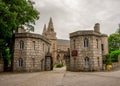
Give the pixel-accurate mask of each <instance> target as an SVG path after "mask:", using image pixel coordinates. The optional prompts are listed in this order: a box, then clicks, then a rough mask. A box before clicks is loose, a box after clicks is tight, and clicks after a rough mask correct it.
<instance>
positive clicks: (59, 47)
mask: <svg viewBox="0 0 120 86" xmlns="http://www.w3.org/2000/svg"><path fill="white" fill-rule="evenodd" d="M42 35H43V36H44V37H46V38H47V39H49V40H50V42H51V47H50V52H51V53H52V57H53V62H54V63H58V62H59V60H60V61H62V60H63V56H64V54H65V52H66V51H67V49H68V48H69V47H70V41H69V40H64V39H57V37H56V32H55V30H54V25H53V21H52V18H50V21H49V23H48V27H47V28H46V24H45V25H44V28H43V33H42ZM61 51H62V52H61Z"/></svg>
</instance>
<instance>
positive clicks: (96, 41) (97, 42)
mask: <svg viewBox="0 0 120 86" xmlns="http://www.w3.org/2000/svg"><path fill="white" fill-rule="evenodd" d="M96 44H97V48H98V39H96Z"/></svg>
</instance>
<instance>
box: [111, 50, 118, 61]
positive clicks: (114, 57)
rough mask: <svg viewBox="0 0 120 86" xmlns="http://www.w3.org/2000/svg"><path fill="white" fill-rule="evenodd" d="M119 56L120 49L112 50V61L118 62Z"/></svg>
mask: <svg viewBox="0 0 120 86" xmlns="http://www.w3.org/2000/svg"><path fill="white" fill-rule="evenodd" d="M118 56H120V50H116V51H112V52H111V53H110V58H111V59H112V62H118Z"/></svg>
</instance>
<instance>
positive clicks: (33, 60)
mask: <svg viewBox="0 0 120 86" xmlns="http://www.w3.org/2000/svg"><path fill="white" fill-rule="evenodd" d="M32 63H33V67H35V58H32Z"/></svg>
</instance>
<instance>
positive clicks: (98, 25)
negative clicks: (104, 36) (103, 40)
mask: <svg viewBox="0 0 120 86" xmlns="http://www.w3.org/2000/svg"><path fill="white" fill-rule="evenodd" d="M94 31H95V32H97V33H100V24H99V23H96V24H95V26H94Z"/></svg>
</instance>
